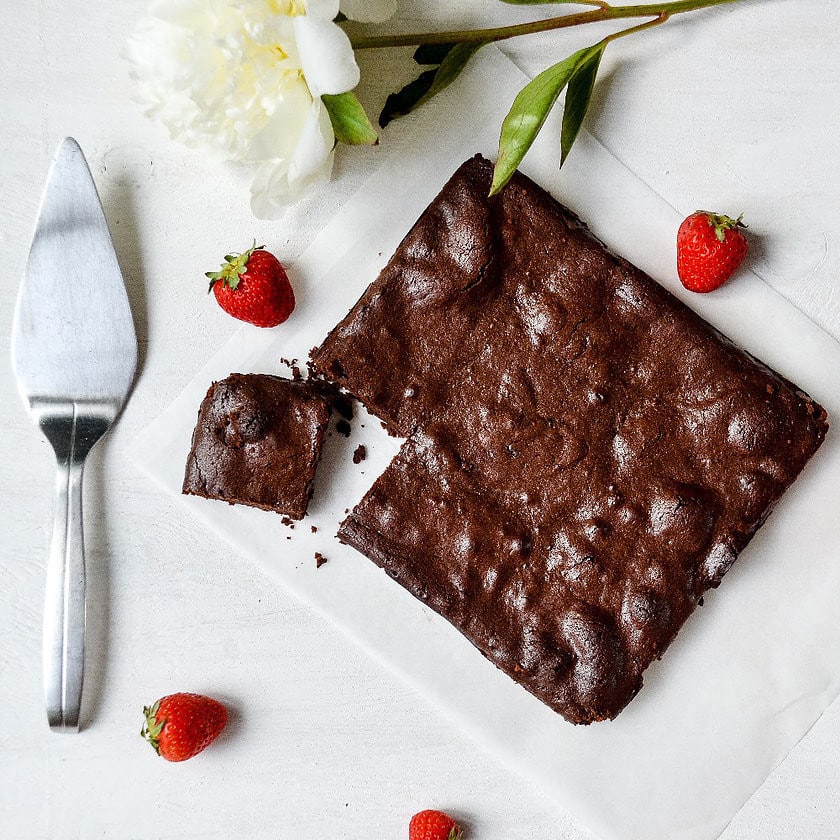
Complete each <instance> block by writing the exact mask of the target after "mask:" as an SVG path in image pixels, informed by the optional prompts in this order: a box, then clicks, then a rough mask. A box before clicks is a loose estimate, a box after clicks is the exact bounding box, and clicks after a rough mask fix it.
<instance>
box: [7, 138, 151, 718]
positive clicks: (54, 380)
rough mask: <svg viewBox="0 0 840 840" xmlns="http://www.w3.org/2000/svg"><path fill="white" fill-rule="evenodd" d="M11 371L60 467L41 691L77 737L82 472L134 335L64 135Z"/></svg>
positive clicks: (90, 196)
mask: <svg viewBox="0 0 840 840" xmlns="http://www.w3.org/2000/svg"><path fill="white" fill-rule="evenodd" d="M12 366H13V368H14V371H15V375H16V377H17V382H18V386H19V388H20V392H21V395H22V396H23V399H24V402H25V403H26V405H27V407H28V408H29V412H30V414H31V415H32V418H33V420H34V421H35V423H36V424H37V425H38V426H39V428H40V429H41V431H42V432H43V434H44V436H45V437H46V438H47V440H49V442H50V443H51V444H52V446H53V449H54V450H55V456H56V461H57V464H58V470H57V480H56V500H55V524H54V527H53V535H52V543H51V547H50V553H49V558H48V561H47V584H46V596H45V608H44V642H43V656H44V691H45V696H46V704H47V718H48V720H49V724H50V727H51V728H52V729H54V730H58V731H64V732H77V731H78V729H79V709H80V705H81V697H82V681H83V677H84V655H85V557H84V537H83V520H82V472H83V468H84V462H85V458H86V456H87V454H88V453H89V452H90V450H91V449H92V448H93V446H94V445H95V444H96V442H97V441H98V440H99V439H100V438H101V437H102V435H103V434H105V432H106V431H107V430H108V428H109V427H110V426H111V424H112V423H113V422H114V420H115V419H116V417H117V415H118V414H119V412H120V410H121V408H122V406H123V404H124V402H125V400H126V397H127V396H128V393H129V391H130V390H131V385H132V382H133V381H134V374H135V370H136V368H137V337H136V334H135V331H134V322H133V320H132V317H131V309H130V308H129V305H128V297H127V295H126V291H125V284H124V282H123V277H122V273H121V271H120V267H119V265H118V263H117V257H116V254H115V253H114V246H113V244H112V242H111V235H110V233H109V232H108V225H107V223H106V221H105V214H104V213H103V212H102V205H101V204H100V201H99V196H98V195H97V192H96V187H95V185H94V183H93V178H92V176H91V174H90V169H89V168H88V165H87V163H86V161H85V157H84V155H83V154H82V150H81V148H80V147H79V144H78V143H77V142H76V141H75V140H73V139H72V138H70V137H68V138H66V139H65V140H64V141H63V142H62V143H61V145H60V146H59V148H58V151H57V153H56V156H55V159H54V160H53V164H52V168H51V169H50V174H49V177H48V180H47V186H46V188H45V190H44V195H43V197H42V199H41V207H40V210H39V213H38V221H37V223H36V226H35V234H34V237H33V240H32V248H31V250H30V252H29V259H28V261H27V264H26V272H25V274H24V279H23V283H22V284H21V288H20V292H19V294H18V299H17V306H16V309H15V317H14V324H13V327H12Z"/></svg>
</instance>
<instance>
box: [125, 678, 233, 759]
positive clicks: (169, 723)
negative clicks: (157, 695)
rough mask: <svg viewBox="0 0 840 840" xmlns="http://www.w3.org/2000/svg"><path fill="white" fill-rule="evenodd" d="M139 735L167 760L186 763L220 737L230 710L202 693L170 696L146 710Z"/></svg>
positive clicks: (144, 710) (183, 693) (144, 708)
mask: <svg viewBox="0 0 840 840" xmlns="http://www.w3.org/2000/svg"><path fill="white" fill-rule="evenodd" d="M143 714H144V715H145V717H146V721H145V723H144V724H143V728H142V729H141V730H140V734H141V735H142V736H143V737H144V738H145V739H146V740H147V741H148V742H149V743H150V744H151V745H152V746H153V747H154V748H155V751H156V752H157V754H158V755H161V756H163V757H164V758H165V759H166V760H167V761H186V760H187V759H188V758H192V757H193V756H194V755H196V754H197V753H200V752H201V751H202V750H203V749H204V748H205V747H207V746H208V745H209V744H211V743H212V742H213V741H215V740H216V738H218V736H219V733H220V732H221V731H222V730H223V729H224V728H225V724H226V723H227V717H228V713H227V709H226V708H225V707H224V706H223V705H222V704H221V703H220V702H219V701H218V700H213V699H212V698H211V697H205V696H204V695H202V694H188V693H185V692H181V693H179V694H169V695H168V696H166V697H162V698H161V699H160V700H158V701H157V702H156V703H154V704H153V705H151V706H144V707H143Z"/></svg>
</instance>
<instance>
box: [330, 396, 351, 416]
mask: <svg viewBox="0 0 840 840" xmlns="http://www.w3.org/2000/svg"><path fill="white" fill-rule="evenodd" d="M333 405H334V406H335V410H336V411H337V412H338V413H339V414H340V415H341V416H342V417H343V418H344V419H345V420H352V419H353V401H352V400H351V399H350V397H348V396H347V395H346V394H339V395H338V396H337V397H336V398H335V402H334V403H333Z"/></svg>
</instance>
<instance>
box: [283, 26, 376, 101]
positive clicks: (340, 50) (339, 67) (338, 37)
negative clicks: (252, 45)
mask: <svg viewBox="0 0 840 840" xmlns="http://www.w3.org/2000/svg"><path fill="white" fill-rule="evenodd" d="M294 29H295V37H296V40H297V46H298V53H299V55H300V64H301V67H302V68H303V74H304V76H306V83H307V84H308V85H309V89H310V90H311V91H312V95H313V96H315V97H318V96H320V95H321V94H323V93H344V92H345V91H348V90H352V89H353V88H354V87H356V85H357V84H359V76H360V73H359V65H358V64H356V58H355V56H354V55H353V47H352V46H350V39H349V38H348V37H347V35H346V34H345V32H344V31H343V30H342V29H341V28H340V27H339V26H337V25H336V24H334V23H333V22H332V21H328V20H319V19H317V18H311V17H308V16H306V17H296V18H295V19H294Z"/></svg>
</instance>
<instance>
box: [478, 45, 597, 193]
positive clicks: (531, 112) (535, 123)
mask: <svg viewBox="0 0 840 840" xmlns="http://www.w3.org/2000/svg"><path fill="white" fill-rule="evenodd" d="M595 51H603V47H602V45H601V44H596V45H595V46H594V47H584V49H582V50H578V51H577V52H576V53H573V54H572V55H570V56H569V57H568V58H564V59H563V61H560V62H558V63H557V64H554V65H553V66H551V67H549V68H548V69H547V70H543V72H542V73H540V74H539V76H537V77H536V78H534V79H533V80H532V81H530V82H528V84H527V85H525V87H524V88H522V90H521V91H519V93H518V94H517V96H516V99H514V100H513V105H512V106H511V109H510V111H509V112H508V115H507V116H506V117H505V119H504V122H503V123H502V131H501V135H500V136H499V156H498V158H497V160H496V166H495V169H494V170H493V184H492V186H491V187H490V195H495V194H496V193H498V192H499V190H501V189H502V187H504V185H505V184H506V183H507V182H508V181H509V180H510V178H511V176H512V175H513V173H514V172H515V171H516V167H517V166H519V164H520V163H521V162H522V158H524V157H525V153H526V152H527V151H528V149H530V148H531V144H532V143H533V142H534V140H535V139H536V136H537V134H539V132H540V129H541V128H542V127H543V124H544V123H545V121H546V118H547V117H548V114H549V112H550V111H551V109H552V108H553V107H554V103H555V102H557V98H558V97H559V96H560V94H561V93H562V92H563V88H565V87H566V85H567V84H568V82H569V79H571V78H572V76H573V75H574V73H575V71H576V70H577V69H578V67H580V66H581V64H583V63H584V62H585V61H586V60H587V59H588V58H589V57H590V56H591V55H592V54H593V52H595Z"/></svg>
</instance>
